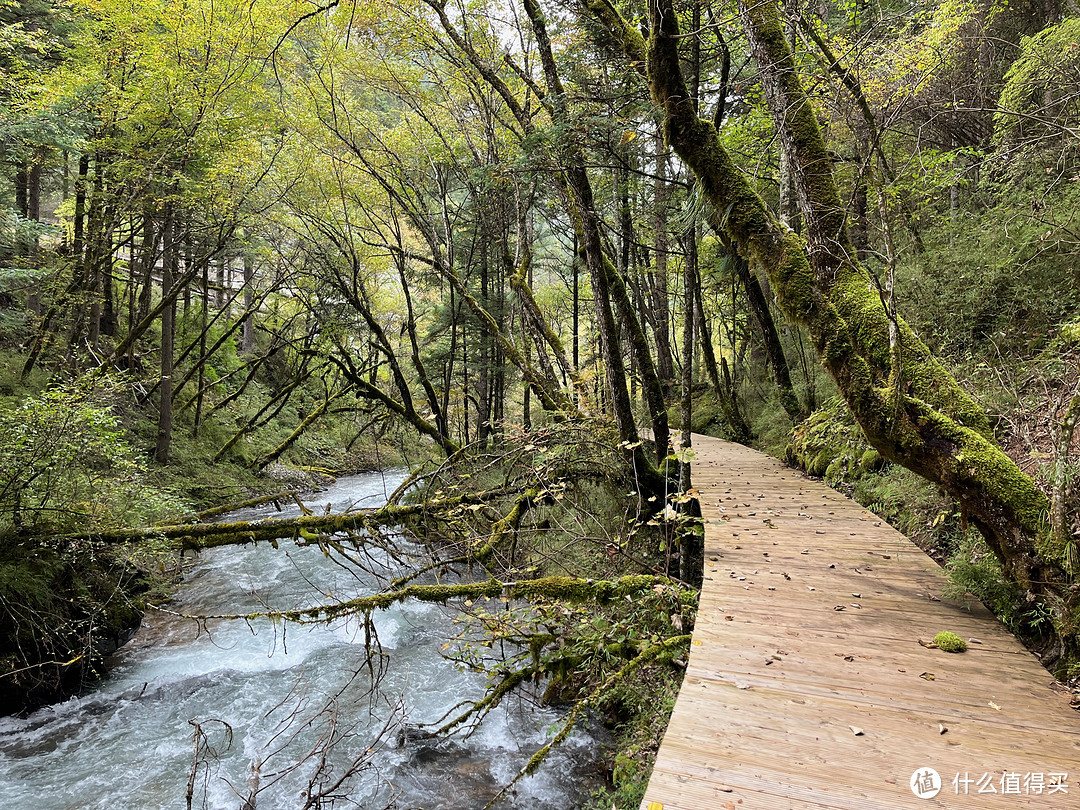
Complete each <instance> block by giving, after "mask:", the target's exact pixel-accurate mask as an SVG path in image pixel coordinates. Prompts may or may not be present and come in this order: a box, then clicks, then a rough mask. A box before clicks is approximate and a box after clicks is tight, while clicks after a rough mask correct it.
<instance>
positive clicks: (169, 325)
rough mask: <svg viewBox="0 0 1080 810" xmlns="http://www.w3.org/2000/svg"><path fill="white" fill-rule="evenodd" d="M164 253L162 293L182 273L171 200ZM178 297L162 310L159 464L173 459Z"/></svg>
mask: <svg viewBox="0 0 1080 810" xmlns="http://www.w3.org/2000/svg"><path fill="white" fill-rule="evenodd" d="M162 230H163V231H164V233H163V235H162V243H163V256H162V262H161V294H162V296H165V295H167V293H168V292H169V291H170V290H171V289H172V287H173V283H174V281H175V278H176V276H177V275H178V270H179V267H178V263H179V258H180V253H179V250H180V246H179V244H177V232H178V228H177V227H176V214H175V211H174V210H173V204H172V203H171V202H169V203H166V204H165V223H164V227H163V229H162ZM175 321H176V300H175V296H174V297H173V300H172V301H170V302H169V303H167V304H166V305H165V308H164V309H163V310H162V311H161V376H160V383H159V385H158V396H159V397H160V406H159V408H158V431H157V447H156V449H155V452H154V458H155V459H157V462H158V463H159V464H168V463H169V449H170V445H171V443H172V422H173V417H172V400H173V379H172V377H173V350H174V347H175Z"/></svg>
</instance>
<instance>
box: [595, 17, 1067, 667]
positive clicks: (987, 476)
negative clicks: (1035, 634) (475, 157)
mask: <svg viewBox="0 0 1080 810" xmlns="http://www.w3.org/2000/svg"><path fill="white" fill-rule="evenodd" d="M583 1H584V2H585V4H586V6H587V8H588V9H589V11H590V13H591V14H592V15H593V16H594V17H595V18H596V19H597V20H598V21H600V22H601V23H602V24H603V25H604V26H605V27H606V28H607V30H608V31H609V32H610V33H611V35H612V36H613V37H614V38H615V39H616V40H617V41H618V42H620V43H621V44H622V45H623V48H624V50H625V51H626V53H627V56H628V57H629V58H630V59H631V60H632V63H634V64H635V66H636V67H638V69H639V70H640V69H641V64H642V63H643V62H644V64H645V66H646V69H647V75H648V79H649V89H650V94H651V96H652V98H653V101H654V103H656V104H657V105H658V106H659V107H660V108H661V110H662V111H663V121H664V135H665V138H666V139H667V142H668V143H669V144H670V145H671V146H672V148H674V150H675V151H676V152H677V153H678V154H679V155H680V157H681V158H682V159H683V160H684V161H686V163H687V164H688V165H689V166H690V168H691V169H692V170H693V172H694V174H695V175H696V176H697V178H698V181H699V182H700V183H701V187H702V190H703V191H704V192H705V194H706V197H707V198H708V200H709V201H710V203H711V204H712V205H713V206H714V208H715V209H716V210H717V211H719V212H722V213H721V218H722V225H723V228H724V230H725V231H726V232H727V233H728V234H729V235H730V237H731V238H732V240H733V241H734V242H735V244H736V245H737V246H738V249H739V251H740V252H741V253H742V254H743V255H744V256H746V257H747V258H749V259H750V260H751V261H752V262H753V263H754V264H755V266H756V267H759V268H762V269H764V270H765V272H766V274H767V275H768V277H769V280H770V282H771V284H772V288H773V290H774V292H775V293H776V296H777V300H778V301H779V304H780V307H781V309H782V310H783V311H784V314H785V315H786V316H787V317H788V318H790V319H791V320H793V321H795V322H797V323H801V324H805V325H806V326H807V328H808V330H809V332H810V335H811V338H812V339H813V342H814V346H815V349H816V351H817V354H818V356H819V358H820V359H821V362H822V364H823V365H824V367H825V368H826V370H827V371H828V372H829V373H830V375H831V376H832V377H833V378H834V379H835V380H836V382H837V385H838V387H839V389H840V391H841V393H842V394H843V396H844V399H845V400H846V401H847V403H848V405H849V407H850V408H851V412H852V413H853V415H854V416H855V418H856V420H857V421H858V423H859V425H860V427H861V428H862V430H863V432H864V433H865V435H866V437H867V439H868V440H869V441H870V443H871V444H872V445H873V446H874V447H875V449H877V450H878V451H879V452H880V453H881V454H882V456H884V457H885V458H887V459H890V460H892V461H895V462H897V463H899V464H901V465H903V466H905V467H907V468H909V469H911V470H913V471H915V472H917V473H919V474H920V475H922V476H924V477H925V478H927V479H929V480H931V481H934V482H935V483H937V484H939V485H940V486H941V487H942V488H944V489H945V490H946V491H948V492H949V493H950V494H952V495H953V496H954V497H956V498H957V499H958V500H959V501H960V503H961V505H962V507H963V508H964V509H965V510H966V511H967V513H968V514H969V515H970V516H971V519H972V521H973V523H974V524H975V525H976V526H978V528H979V529H980V530H981V531H982V533H983V534H984V535H985V536H986V538H987V541H988V543H989V545H990V546H991V548H992V549H993V550H994V552H995V554H996V555H997V556H998V558H999V559H1000V560H1001V561H1002V563H1003V565H1004V568H1005V570H1006V572H1007V573H1008V574H1009V576H1010V577H1012V578H1013V579H1014V580H1015V581H1016V582H1018V583H1019V584H1020V585H1021V586H1022V587H1024V588H1025V589H1027V590H1028V591H1029V593H1031V594H1033V595H1034V594H1038V593H1039V592H1041V591H1043V590H1050V591H1053V592H1056V593H1057V594H1058V595H1059V596H1060V597H1061V598H1060V599H1055V600H1052V601H1054V603H1055V604H1057V605H1059V608H1057V609H1058V610H1059V611H1060V613H1061V615H1060V617H1059V618H1061V619H1062V621H1061V622H1060V623H1059V624H1060V626H1062V627H1068V626H1075V624H1074V623H1073V622H1072V620H1071V618H1070V616H1069V615H1068V614H1070V613H1071V612H1072V611H1073V610H1075V608H1076V605H1075V604H1074V603H1075V602H1076V601H1077V599H1078V598H1080V597H1078V595H1077V594H1076V593H1073V592H1072V591H1070V590H1068V589H1067V583H1068V577H1067V576H1066V574H1065V572H1064V570H1063V564H1064V555H1065V549H1063V548H1060V543H1058V544H1054V543H1053V542H1051V541H1050V532H1049V522H1048V519H1047V517H1048V512H1049V503H1048V500H1047V498H1046V496H1045V495H1043V494H1042V493H1041V492H1040V491H1039V489H1038V488H1037V487H1036V485H1035V483H1034V481H1032V480H1031V478H1030V477H1028V476H1027V475H1025V474H1024V473H1023V472H1022V471H1021V470H1020V469H1019V467H1017V465H1016V464H1015V463H1013V462H1012V460H1011V459H1009V457H1008V456H1006V455H1005V453H1003V452H1002V451H1001V449H1000V448H999V447H998V446H997V445H996V444H995V443H994V441H993V439H992V438H991V431H990V426H989V421H988V419H987V418H986V415H985V414H984V413H983V411H982V409H981V408H980V407H979V406H978V405H977V404H976V403H975V402H974V401H973V400H972V399H971V397H969V396H968V395H967V394H966V393H964V391H963V390H962V389H961V388H960V386H959V385H958V384H957V382H956V380H955V379H954V378H953V377H952V375H951V374H949V373H948V371H946V370H945V369H944V368H943V367H942V366H941V364H940V363H938V362H937V360H936V359H935V358H934V357H933V356H932V355H931V354H930V352H929V350H928V349H927V348H926V346H925V345H923V343H922V342H921V341H920V340H919V339H918V337H917V336H916V335H915V334H914V333H913V332H912V331H911V329H910V328H909V327H908V326H907V325H906V324H905V323H904V322H903V321H898V322H897V323H896V326H897V331H898V338H899V341H898V343H899V356H900V360H901V366H902V374H901V380H900V391H899V395H897V393H896V391H895V388H894V387H893V386H895V384H896V382H897V380H896V375H895V374H893V373H892V370H893V366H894V363H893V358H892V357H891V356H890V340H889V329H890V318H889V314H888V313H887V312H886V310H885V307H884V305H883V303H882V301H881V297H880V296H879V295H878V294H877V292H876V290H875V287H874V285H873V282H872V280H871V278H870V276H869V274H868V273H867V272H866V271H865V270H864V269H863V268H862V267H861V266H860V265H859V263H858V261H857V260H856V258H855V251H854V249H853V248H852V245H851V243H850V241H849V239H848V235H847V230H846V211H845V209H844V207H843V206H842V205H841V202H840V197H839V193H838V192H837V188H836V184H835V182H834V180H833V176H832V167H831V158H830V156H829V153H828V150H827V149H826V147H825V144H824V140H823V138H822V135H821V131H820V128H819V126H818V121H817V116H816V114H815V112H814V109H813V107H812V105H811V103H810V100H809V98H808V97H807V95H806V93H805V91H804V89H803V87H802V83H801V80H800V78H799V75H798V72H797V71H796V69H795V64H794V60H793V59H792V56H791V52H790V49H789V47H788V42H787V39H786V37H785V34H784V28H783V25H782V23H781V21H780V17H779V14H778V12H777V9H776V6H775V3H773V2H764V3H760V4H754V5H749V4H746V3H741V4H740V17H741V19H742V22H743V27H744V29H745V31H746V34H747V39H748V42H749V45H750V51H751V54H752V56H753V58H754V60H755V63H756V65H757V67H758V71H759V74H760V76H761V80H762V85H763V87H764V89H765V95H766V98H767V100H768V103H769V107H770V111H771V113H772V117H773V120H774V122H775V124H776V128H777V132H778V134H779V136H780V140H781V143H782V145H783V148H784V149H785V151H786V152H787V154H788V155H789V156H790V164H791V166H792V172H793V176H794V179H795V183H796V186H797V190H798V202H799V207H800V213H801V214H802V216H803V219H804V221H805V222H806V240H805V241H804V240H803V239H802V238H801V237H799V236H798V235H796V234H795V233H793V232H792V231H790V230H789V229H788V228H786V227H785V226H784V225H783V224H781V223H780V222H779V221H778V220H777V219H776V218H775V217H774V216H773V215H772V213H771V212H770V211H769V210H768V209H767V207H766V206H765V204H764V203H763V201H762V200H761V198H760V197H759V196H758V195H757V194H756V193H755V191H754V189H753V188H752V187H751V185H750V184H749V182H748V181H747V179H746V178H745V177H744V176H743V175H742V173H741V172H740V171H739V169H738V168H737V167H736V165H735V164H734V162H733V161H732V159H731V157H730V155H729V154H728V153H727V151H726V150H725V148H724V146H723V144H722V143H721V142H720V140H719V137H718V134H717V130H716V127H715V126H714V125H713V123H712V122H711V121H706V120H703V119H701V118H699V117H698V116H697V113H696V112H695V110H694V106H693V102H692V96H691V94H690V92H689V91H688V89H687V86H686V83H685V81H684V79H683V76H682V68H681V64H680V55H679V52H678V43H679V41H680V40H681V34H680V32H679V28H678V20H677V17H676V15H675V13H674V9H673V5H672V2H671V0H655V2H654V3H652V4H650V7H651V17H650V25H649V33H650V37H649V40H648V42H647V43H646V42H645V40H644V39H643V38H642V37H641V35H640V34H639V33H638V32H637V30H636V29H635V28H634V27H633V26H632V25H630V24H629V23H628V22H627V21H626V20H625V19H623V18H622V17H621V16H620V15H619V14H618V12H617V11H616V10H615V8H614V7H613V6H612V5H611V3H610V2H608V0H583ZM1061 606H1063V607H1061ZM1070 632H1072V633H1073V635H1070V637H1069V638H1067V639H1065V646H1066V648H1067V649H1070V648H1075V646H1076V638H1075V631H1070Z"/></svg>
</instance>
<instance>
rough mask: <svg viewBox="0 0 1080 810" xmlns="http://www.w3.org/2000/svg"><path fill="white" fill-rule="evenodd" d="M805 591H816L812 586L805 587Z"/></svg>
mask: <svg viewBox="0 0 1080 810" xmlns="http://www.w3.org/2000/svg"><path fill="white" fill-rule="evenodd" d="M806 590H808V591H813V590H816V589H815V588H814V586H813V585H807V586H806Z"/></svg>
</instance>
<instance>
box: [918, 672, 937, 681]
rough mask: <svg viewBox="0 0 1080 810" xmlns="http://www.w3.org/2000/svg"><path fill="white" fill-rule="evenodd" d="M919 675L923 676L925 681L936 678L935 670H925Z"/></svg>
mask: <svg viewBox="0 0 1080 810" xmlns="http://www.w3.org/2000/svg"><path fill="white" fill-rule="evenodd" d="M919 677H920V678H922V679H923V680H924V681H932V680H934V673H933V672H924V673H923V674H922V675H920V676H919Z"/></svg>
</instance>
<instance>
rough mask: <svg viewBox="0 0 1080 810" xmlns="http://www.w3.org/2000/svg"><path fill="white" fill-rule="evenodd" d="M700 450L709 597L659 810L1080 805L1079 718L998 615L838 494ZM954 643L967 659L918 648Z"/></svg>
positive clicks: (742, 458) (1055, 808) (736, 451)
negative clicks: (950, 637)
mask: <svg viewBox="0 0 1080 810" xmlns="http://www.w3.org/2000/svg"><path fill="white" fill-rule="evenodd" d="M694 450H695V452H696V459H695V461H694V471H693V476H694V485H695V486H696V487H697V489H698V491H699V492H700V494H701V506H702V512H703V513H704V518H705V521H706V533H705V546H706V556H705V560H706V562H705V583H704V587H703V589H702V595H701V604H700V610H699V613H698V619H697V625H696V628H695V630H694V641H693V646H692V647H691V651H690V658H689V665H688V668H687V673H686V679H685V681H684V683H683V686H682V690H681V692H680V693H679V698H678V701H677V702H676V705H675V711H674V714H673V715H672V718H671V724H670V726H669V727H668V729H667V732H666V734H665V736H664V741H663V744H662V745H661V747H660V752H659V755H658V757H657V760H656V766H655V768H654V770H653V774H652V778H651V780H650V782H649V787H648V791H647V792H646V794H645V799H644V801H643V802H642V805H641V807H642V808H643V810H646V809H647V810H660V808H663V810H736V809H738V810H758V808H762V810H766V809H767V810H773V809H774V808H781V809H782V810H788V808H848V809H849V810H895V808H907V807H910V808H929V807H941V808H950V809H951V808H966V807H973V808H976V807H977V808H995V807H997V808H1010V810H1011V808H1017V807H1025V808H1026V807H1032V808H1044V809H1045V810H1062V809H1063V808H1080V713H1078V712H1077V711H1074V710H1073V709H1071V708H1070V706H1069V697H1068V695H1067V694H1064V693H1063V692H1064V690H1063V689H1062V688H1061V687H1058V689H1054V688H1053V687H1052V683H1053V679H1052V677H1051V676H1050V675H1049V674H1048V673H1047V672H1046V670H1045V669H1043V668H1042V667H1041V666H1040V665H1039V662H1038V661H1037V660H1036V659H1035V657H1034V656H1032V655H1031V654H1030V653H1029V652H1027V651H1026V650H1025V649H1024V648H1023V647H1022V646H1021V644H1020V643H1019V642H1018V641H1017V640H1016V639H1015V638H1014V637H1013V636H1012V635H1011V634H1010V633H1009V632H1008V631H1006V630H1005V629H1004V627H1002V626H1001V624H1000V623H999V622H998V621H997V620H996V619H995V618H994V617H993V616H992V615H991V614H990V613H989V612H988V611H987V610H986V609H985V608H983V607H982V605H980V604H979V603H978V602H977V601H976V600H974V599H972V600H970V601H967V602H956V601H951V600H947V599H944V598H942V597H941V592H942V588H943V586H944V585H945V576H944V574H943V572H942V571H941V569H940V568H939V567H938V566H937V565H936V564H935V563H934V562H933V560H931V559H930V558H929V557H927V556H926V555H925V554H923V553H922V552H921V551H920V550H919V549H918V548H917V547H916V546H915V545H913V544H912V543H911V541H910V540H908V539H907V538H906V537H904V536H903V535H901V534H899V533H898V532H896V531H894V530H893V529H892V528H890V527H889V525H888V524H886V523H885V522H884V521H882V520H880V519H879V518H878V517H877V516H875V515H874V514H873V513H871V512H868V511H867V510H865V509H863V508H862V507H860V506H859V505H858V504H856V503H855V502H854V501H851V500H849V499H847V498H845V497H843V496H842V495H840V494H839V493H837V492H835V491H834V490H832V489H830V488H829V487H827V486H825V485H824V484H822V483H820V482H818V481H815V480H812V479H808V478H807V477H806V476H804V475H802V474H801V473H799V472H797V471H795V470H792V469H789V468H787V467H785V466H784V465H782V464H781V463H779V462H778V461H776V460H774V459H771V458H769V457H768V456H765V455H762V454H761V453H757V452H755V451H753V450H749V449H747V448H744V447H741V446H739V445H734V444H731V443H728V442H723V441H720V440H718V439H710V438H707V437H704V436H695V437H694ZM941 630H952V631H954V632H956V633H958V634H959V635H960V636H962V637H963V638H964V639H974V641H972V642H970V643H969V648H968V652H966V653H963V654H948V653H944V652H941V651H940V650H936V649H927V648H925V647H923V646H921V645H920V644H919V641H920V639H921V640H924V641H930V639H932V638H933V637H934V635H935V634H936V633H938V632H939V631H941ZM928 768H932V769H934V770H936V772H937V773H938V775H939V777H940V793H938V794H937V796H936V797H933V798H920V797H918V796H917V795H916V794H915V792H914V789H913V788H912V775H913V774H915V773H917V772H918V773H920V774H921V775H922V777H923V778H922V780H921V783H920V784H917V785H916V787H924V786H925V783H926V781H927V780H926V776H925V772H926V769H928ZM1055 774H1067V777H1061V776H1054V775H1055ZM968 780H971V781H968ZM1054 781H1061V782H1063V783H1064V784H1063V785H1062V786H1058V785H1054V784H1052V782H1054ZM991 789H992V790H994V791H996V792H994V793H991V792H990V790H991ZM1066 790H1067V792H1065V791H1066ZM980 791H982V792H980Z"/></svg>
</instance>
